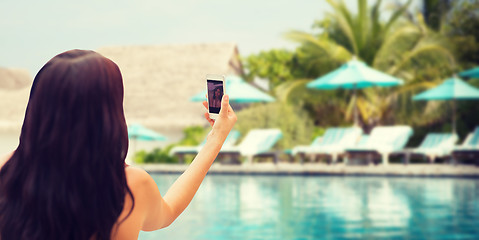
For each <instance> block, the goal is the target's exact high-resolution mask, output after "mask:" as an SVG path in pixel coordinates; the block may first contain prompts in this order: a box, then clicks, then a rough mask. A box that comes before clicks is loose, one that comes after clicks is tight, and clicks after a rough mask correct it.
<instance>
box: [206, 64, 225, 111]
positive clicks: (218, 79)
mask: <svg viewBox="0 0 479 240" xmlns="http://www.w3.org/2000/svg"><path fill="white" fill-rule="evenodd" d="M206 92H207V95H208V96H207V101H208V113H209V115H210V118H211V119H216V117H217V116H218V114H219V113H220V110H221V99H222V98H223V94H225V77H224V76H223V75H215V74H208V75H206Z"/></svg>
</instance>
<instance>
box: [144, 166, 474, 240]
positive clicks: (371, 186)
mask: <svg viewBox="0 0 479 240" xmlns="http://www.w3.org/2000/svg"><path fill="white" fill-rule="evenodd" d="M176 177H177V176H175V175H163V176H155V180H156V181H157V183H158V186H159V188H160V191H161V192H162V193H163V194H164V193H165V192H166V189H165V188H167V187H168V186H170V185H171V183H172V182H173V181H174V180H175V179H176ZM478 200H479V181H478V180H474V179H440V178H435V179H434V178H432V179H425V178H412V179H407V178H381V177H370V178H366V177H299V176H282V177H278V176H276V177H275V176H223V175H212V176H207V178H206V179H205V182H204V183H203V184H202V186H201V187H200V190H199V192H198V193H197V195H196V196H195V199H194V200H193V202H192V203H191V205H190V206H189V207H188V208H187V210H186V211H185V213H183V214H182V216H180V218H179V219H178V220H177V221H176V222H175V223H174V224H173V225H172V226H170V227H169V228H167V229H165V230H160V231H156V232H153V233H142V234H141V235H140V236H141V237H140V239H159V238H164V239H323V238H328V239H355V238H367V239H378V238H382V239H391V238H399V239H404V238H412V239H418V238H419V239H421V238H430V239H436V238H443V237H445V238H462V239H477V238H479V230H478V229H477V228H478V227H477V223H478V222H479V203H478V202H479V201H478Z"/></svg>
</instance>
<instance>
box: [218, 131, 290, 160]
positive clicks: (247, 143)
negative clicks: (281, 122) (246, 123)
mask: <svg viewBox="0 0 479 240" xmlns="http://www.w3.org/2000/svg"><path fill="white" fill-rule="evenodd" d="M282 135H283V134H282V133H281V130H279V129H253V130H250V131H249V132H248V134H247V135H246V136H245V137H244V139H243V140H242V141H241V143H240V144H239V145H237V146H229V147H226V146H225V147H223V148H222V149H221V150H220V153H219V154H218V158H219V159H222V160H223V159H225V158H227V157H231V160H232V162H233V163H240V161H239V158H240V156H243V157H246V158H247V163H252V162H253V158H254V157H271V158H273V162H274V163H277V161H278V153H277V152H276V151H272V150H271V149H272V148H273V146H274V145H275V144H276V143H277V142H278V141H279V140H280V139H281V137H282Z"/></svg>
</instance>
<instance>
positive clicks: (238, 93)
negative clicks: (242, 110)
mask: <svg viewBox="0 0 479 240" xmlns="http://www.w3.org/2000/svg"><path fill="white" fill-rule="evenodd" d="M225 81H226V83H225V84H226V89H225V90H226V94H228V95H229V97H230V103H235V104H238V103H240V104H241V103H256V102H273V101H274V100H275V99H274V98H273V97H271V96H269V95H268V94H266V93H264V92H262V91H260V90H259V89H257V88H255V87H253V86H252V85H251V84H249V83H247V82H246V81H244V80H243V79H242V78H240V77H238V76H227V77H226V78H225ZM191 101H193V102H201V101H206V90H203V91H201V92H200V93H198V94H196V95H195V96H193V97H192V98H191Z"/></svg>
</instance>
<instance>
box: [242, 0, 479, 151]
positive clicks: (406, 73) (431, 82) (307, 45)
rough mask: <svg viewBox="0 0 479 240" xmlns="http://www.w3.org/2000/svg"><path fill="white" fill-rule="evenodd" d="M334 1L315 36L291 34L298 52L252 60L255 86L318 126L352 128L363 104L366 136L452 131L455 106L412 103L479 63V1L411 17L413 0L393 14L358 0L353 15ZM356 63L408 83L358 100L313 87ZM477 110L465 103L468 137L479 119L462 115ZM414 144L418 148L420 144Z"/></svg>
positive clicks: (435, 7)
mask: <svg viewBox="0 0 479 240" xmlns="http://www.w3.org/2000/svg"><path fill="white" fill-rule="evenodd" d="M327 2H328V3H329V5H330V6H331V7H332V9H333V11H332V12H329V13H327V14H326V16H325V17H324V18H323V19H320V20H318V21H316V22H314V23H313V25H312V30H311V32H304V31H289V32H287V33H286V34H285V37H286V38H288V39H290V40H292V41H295V42H297V43H298V44H299V46H298V48H297V49H295V50H294V51H290V50H284V49H272V50H270V51H264V52H261V53H259V54H255V55H251V56H248V57H247V58H245V59H244V66H245V67H246V72H247V75H246V77H247V79H254V78H255V77H259V78H266V79H271V80H270V86H271V93H272V94H273V95H275V96H276V97H277V98H278V99H279V100H280V101H282V102H283V103H284V104H290V105H294V106H297V107H299V108H301V109H303V110H305V111H306V112H307V113H308V114H309V117H310V118H311V119H312V120H313V122H314V124H315V125H316V126H323V127H328V126H338V125H348V124H349V125H350V124H351V123H352V112H353V108H354V106H353V102H356V103H357V108H358V111H359V115H360V125H361V126H362V127H363V128H364V130H366V131H369V130H370V129H371V128H372V127H374V126H376V125H379V124H382V125H390V124H408V125H411V126H414V127H415V129H417V130H418V131H417V132H418V133H421V132H424V133H425V131H424V129H427V130H428V131H429V130H431V128H433V129H435V130H442V131H447V130H450V129H451V126H450V121H451V120H450V111H451V109H450V107H449V102H440V101H430V102H413V101H412V100H411V99H412V96H414V95H415V94H417V93H419V92H421V91H423V90H425V89H427V88H430V87H433V86H436V85H438V84H439V83H441V82H442V81H443V80H444V79H446V78H448V77H450V76H451V75H452V74H454V73H457V72H458V71H460V70H463V69H466V68H468V67H472V66H475V65H478V64H479V59H478V58H479V57H478V56H479V52H478V49H479V48H478V46H479V45H478V39H479V34H478V30H477V29H479V26H478V25H479V13H478V9H479V1H477V0H475V1H433V0H431V1H427V0H425V1H423V4H422V5H423V6H424V7H423V9H422V11H414V10H411V8H410V4H411V0H409V1H407V2H406V3H405V4H403V5H400V4H395V5H394V6H392V7H389V8H387V9H386V8H385V6H384V5H385V4H383V1H381V0H377V1H375V2H373V3H372V5H368V1H366V0H358V1H357V3H358V4H357V5H358V8H357V9H356V10H353V9H349V8H348V6H347V5H346V2H344V1H340V0H337V1H335V0H327ZM384 10H387V11H384ZM352 58H357V59H359V60H361V61H364V62H365V63H367V64H368V65H369V66H371V67H373V68H375V69H377V70H380V71H383V72H385V73H388V74H390V75H393V76H396V77H398V78H401V79H403V80H404V84H403V85H402V86H400V87H392V88H369V89H362V90H360V91H358V95H357V99H352V92H351V91H348V90H341V89H339V90H332V91H324V90H323V91H320V90H312V89H307V88H306V86H305V85H306V84H307V83H308V82H309V81H311V80H313V79H315V78H318V77H320V76H322V75H324V74H326V73H328V72H330V71H332V70H334V69H336V68H338V67H339V66H340V65H341V64H343V63H345V62H347V61H349V60H351V59H352ZM470 83H472V84H475V83H476V82H475V81H474V80H473V81H470ZM471 104H473V103H470V102H461V103H459V111H460V113H459V114H460V115H461V116H464V117H465V118H466V119H471V121H470V122H464V123H463V124H462V125H460V126H458V130H459V134H460V135H461V136H464V135H465V133H466V132H469V131H471V129H472V127H473V126H474V124H475V125H477V122H478V121H477V120H478V117H477V116H473V113H471V112H468V111H463V110H462V109H464V108H465V107H466V106H467V107H472V108H475V109H477V104H476V105H474V106H472V105H471ZM476 115H477V114H476ZM415 136H416V139H420V138H422V137H423V135H422V134H415ZM415 142H416V143H415ZM412 143H414V144H417V140H416V141H412Z"/></svg>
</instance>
